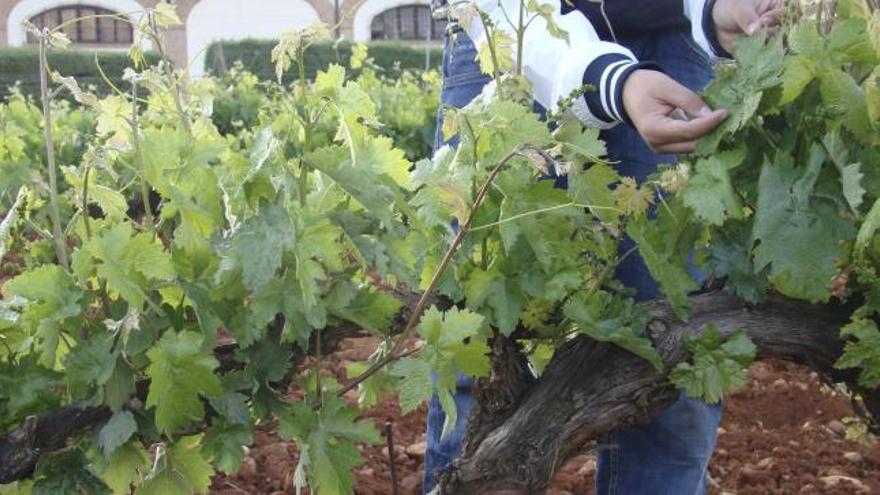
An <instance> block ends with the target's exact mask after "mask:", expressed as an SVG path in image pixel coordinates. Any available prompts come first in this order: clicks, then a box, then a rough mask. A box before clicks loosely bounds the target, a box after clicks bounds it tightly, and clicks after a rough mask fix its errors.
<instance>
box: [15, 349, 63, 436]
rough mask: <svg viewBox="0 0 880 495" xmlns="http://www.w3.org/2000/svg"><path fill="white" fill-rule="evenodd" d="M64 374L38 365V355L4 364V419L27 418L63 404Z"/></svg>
mask: <svg viewBox="0 0 880 495" xmlns="http://www.w3.org/2000/svg"><path fill="white" fill-rule="evenodd" d="M62 379H63V375H62V374H61V373H58V372H56V371H53V370H50V369H48V368H45V367H43V366H41V365H39V364H37V359H36V357H34V356H27V357H24V358H22V359H20V360H19V361H18V362H17V363H15V362H5V361H0V410H2V411H3V415H2V416H0V421H2V420H3V418H7V419H12V418H16V419H17V418H24V417H25V416H28V415H32V414H39V413H41V412H44V411H46V410H49V409H51V408H52V407H55V406H56V405H58V404H59V403H60V400H61V397H60V394H59V393H58V389H59V388H61V387H59V386H60V385H62V383H63V382H62Z"/></svg>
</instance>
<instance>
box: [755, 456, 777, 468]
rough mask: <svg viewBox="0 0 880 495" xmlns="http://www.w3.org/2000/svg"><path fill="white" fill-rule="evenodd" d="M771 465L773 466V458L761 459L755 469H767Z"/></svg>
mask: <svg viewBox="0 0 880 495" xmlns="http://www.w3.org/2000/svg"><path fill="white" fill-rule="evenodd" d="M772 465H773V458H772V457H765V458H763V459H761V460H760V461H758V464H757V467H758V468H760V469H767V468H769V467H770V466H772Z"/></svg>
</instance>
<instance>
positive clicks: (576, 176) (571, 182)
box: [568, 163, 620, 222]
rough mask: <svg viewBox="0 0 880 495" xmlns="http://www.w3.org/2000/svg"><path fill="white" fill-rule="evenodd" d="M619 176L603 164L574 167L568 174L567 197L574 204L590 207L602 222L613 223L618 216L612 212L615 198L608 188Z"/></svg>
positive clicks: (617, 213) (616, 212)
mask: <svg viewBox="0 0 880 495" xmlns="http://www.w3.org/2000/svg"><path fill="white" fill-rule="evenodd" d="M619 181H620V175H618V174H617V171H615V170H614V169H613V168H611V167H610V166H608V165H606V164H604V163H594V164H592V165H590V167H589V168H587V169H583V168H581V167H578V166H575V167H573V168H572V170H570V171H569V172H568V195H569V196H570V197H571V199H572V201H574V202H575V203H580V204H586V205H591V206H592V208H590V212H592V213H593V215H595V216H596V217H597V218H599V219H600V220H602V221H603V222H613V221H614V220H615V219H616V218H617V216H618V215H619V212H618V211H615V210H614V206H615V198H614V193H613V191H612V190H611V188H610V186H611V185H612V184H615V183H617V182H619Z"/></svg>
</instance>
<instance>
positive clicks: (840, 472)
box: [825, 467, 849, 478]
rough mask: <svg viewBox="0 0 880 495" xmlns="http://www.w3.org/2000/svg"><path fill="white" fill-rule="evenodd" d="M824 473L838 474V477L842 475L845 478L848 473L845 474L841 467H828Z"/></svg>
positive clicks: (828, 474)
mask: <svg viewBox="0 0 880 495" xmlns="http://www.w3.org/2000/svg"><path fill="white" fill-rule="evenodd" d="M825 474H826V475H827V476H838V477H843V478H846V477H848V476H849V474H847V472H846V471H844V470H843V469H840V468H838V467H831V468H828V472H826V473H825Z"/></svg>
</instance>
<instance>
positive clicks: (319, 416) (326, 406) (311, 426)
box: [280, 394, 380, 494]
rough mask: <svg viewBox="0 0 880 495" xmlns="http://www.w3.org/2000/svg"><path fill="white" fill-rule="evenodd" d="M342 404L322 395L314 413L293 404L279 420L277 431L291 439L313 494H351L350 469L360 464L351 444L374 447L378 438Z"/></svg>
mask: <svg viewBox="0 0 880 495" xmlns="http://www.w3.org/2000/svg"><path fill="white" fill-rule="evenodd" d="M355 418H356V414H355V412H354V411H353V410H351V409H349V407H348V405H347V404H345V402H344V401H342V400H341V399H339V398H337V397H336V396H335V395H333V394H326V395H325V396H324V402H323V404H322V407H321V408H320V409H318V410H314V409H312V407H311V406H310V405H309V404H307V403H306V402H297V403H294V404H293V405H292V406H291V407H290V412H289V413H288V414H285V415H283V416H281V418H280V432H281V436H283V437H284V438H290V439H293V440H294V441H295V442H296V443H297V446H298V447H299V449H300V452H302V453H304V454H305V453H307V454H306V455H305V456H304V457H307V459H306V460H305V465H306V468H307V470H308V477H309V483H310V484H311V488H312V490H313V491H315V492H317V493H340V494H341V493H352V491H353V490H354V476H353V475H352V473H351V471H352V468H354V467H355V466H357V465H359V464H361V463H362V462H363V457H361V455H360V454H359V453H358V451H357V449H356V448H355V445H354V442H358V443H364V444H369V445H374V444H377V443H379V442H380V437H379V434H378V432H377V431H376V428H375V427H374V425H373V423H372V422H370V421H356V419H355Z"/></svg>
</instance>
